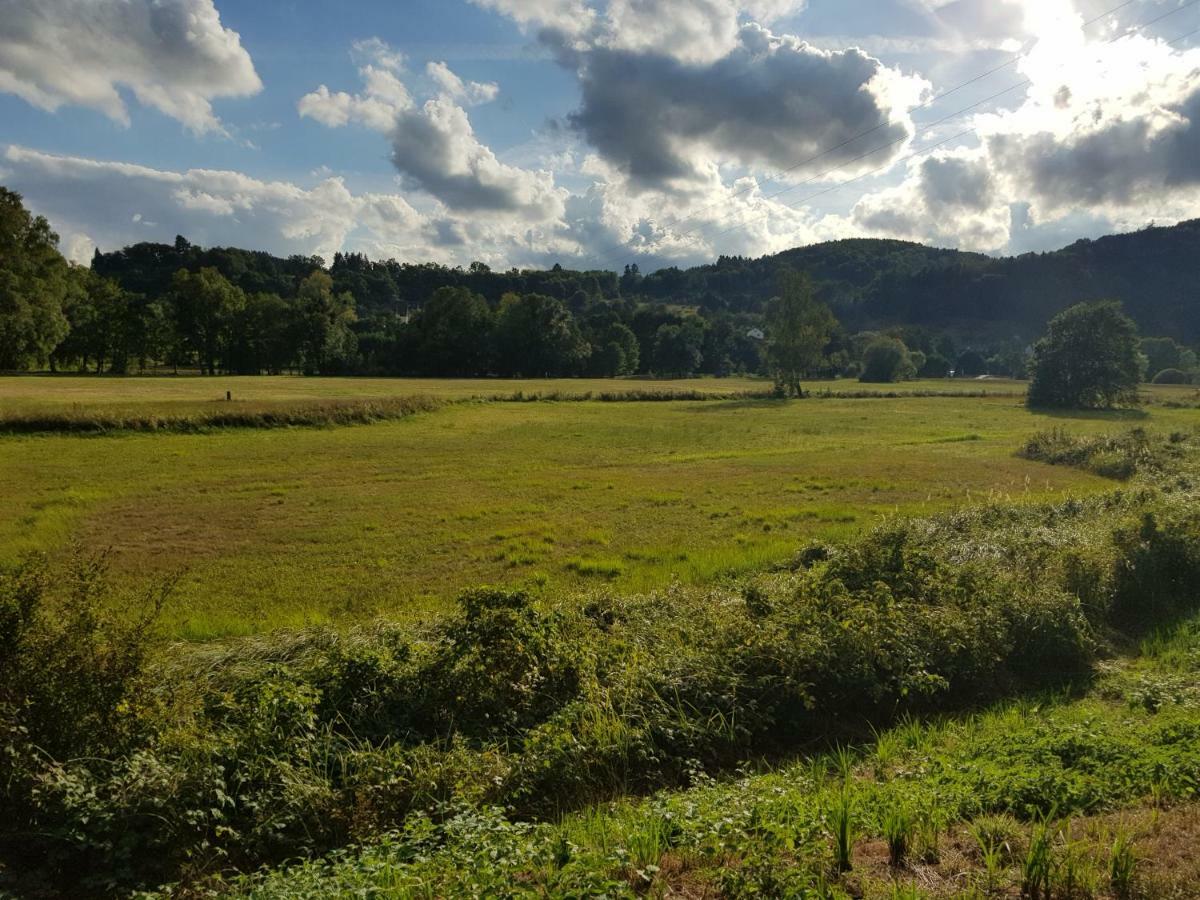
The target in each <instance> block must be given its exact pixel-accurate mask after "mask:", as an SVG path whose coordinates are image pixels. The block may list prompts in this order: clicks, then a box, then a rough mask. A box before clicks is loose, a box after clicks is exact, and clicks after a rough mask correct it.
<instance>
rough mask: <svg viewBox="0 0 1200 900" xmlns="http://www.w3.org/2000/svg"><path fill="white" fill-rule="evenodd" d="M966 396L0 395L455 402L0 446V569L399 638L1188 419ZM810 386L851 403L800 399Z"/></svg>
mask: <svg viewBox="0 0 1200 900" xmlns="http://www.w3.org/2000/svg"><path fill="white" fill-rule="evenodd" d="M981 384H982V385H984V386H985V387H986V389H987V390H989V391H992V392H994V393H993V394H992V395H990V396H925V395H924V394H927V393H929V392H930V391H931V390H932V388H933V387H940V389H941V390H942V391H944V392H945V391H950V390H958V391H963V390H966V389H975V388H976V383H974V382H965V383H947V382H933V383H924V384H923V383H921V382H916V383H913V384H911V385H906V386H905V388H906V389H907V390H909V391H913V392H915V393H914V395H913V396H903V397H896V398H889V399H872V398H849V397H836V396H835V397H813V398H811V399H808V400H802V401H774V400H764V399H746V398H744V397H738V398H730V399H709V400H706V401H697V400H686V401H682V400H681V401H668V402H604V403H601V402H536V403H514V402H500V401H495V400H492V401H488V400H484V399H474V400H472V399H470V398H483V397H487V396H500V395H511V394H514V393H516V392H518V391H520V392H522V393H523V394H525V395H529V394H536V393H538V392H553V393H557V394H559V395H562V394H577V393H582V392H586V391H588V390H607V391H614V390H619V389H629V388H631V387H632V388H637V387H638V386H639V385H640V386H647V385H648V386H651V387H652V389H653V390H656V391H662V390H664V389H666V390H670V389H672V387H673V386H676V387H678V389H680V390H686V391H704V392H705V393H707V394H722V393H738V394H740V393H744V392H747V391H761V390H762V389H763V387H764V384H763V382H761V381H757V380H751V379H730V380H703V379H699V380H697V379H692V380H687V381H680V382H661V381H653V382H640V383H639V382H633V381H620V382H613V381H607V382H596V383H595V384H592V383H590V382H587V381H582V380H579V381H576V380H571V381H565V382H564V381H558V382H496V381H445V382H439V381H425V380H388V379H305V378H287V377H281V378H259V379H244V380H239V379H219V378H218V379H200V378H179V379H173V378H129V379H109V378H67V377H48V378H10V379H4V380H0V416H2V415H3V414H4V413H5V412H11V411H14V410H17V411H21V410H28V409H29V408H31V407H32V406H33V405H35V404H40V405H41V407H40V408H49V407H52V406H54V405H58V406H59V407H60V408H75V409H80V410H84V411H86V410H87V409H90V408H101V407H104V406H105V405H122V404H124V405H131V404H133V405H139V406H142V407H146V408H151V407H153V408H162V409H167V408H170V407H172V406H174V405H179V404H200V403H214V402H222V403H223V402H224V401H214V400H212V399H207V400H206V399H205V398H206V397H208V398H211V397H212V395H213V394H216V393H222V392H223V391H224V390H225V389H229V390H232V391H234V392H235V401H234V402H235V403H236V402H238V398H240V399H244V400H246V401H247V402H256V403H263V404H270V403H283V402H288V401H296V400H313V399H321V400H329V399H361V398H385V397H402V396H411V395H413V394H416V393H422V394H428V395H433V396H440V397H443V398H446V399H449V400H453V401H455V402H451V403H448V404H447V405H445V406H443V407H441V408H439V409H436V410H434V411H431V412H423V413H418V414H415V415H412V416H411V417H409V418H405V419H403V420H399V421H391V422H384V423H380V424H374V425H363V426H350V427H331V428H287V429H252V428H242V429H214V430H211V431H209V432H206V433H198V434H142V433H113V434H106V435H92V436H76V435H67V434H38V435H23V436H17V435H8V436H2V437H0V498H3V499H2V500H0V504H2V507H3V515H2V516H0V559H2V560H6V561H9V560H14V559H16V558H18V557H20V556H22V555H23V554H27V553H29V552H30V551H44V552H47V553H49V554H51V555H52V556H54V555H61V554H62V553H64V552H66V551H67V550H68V548H70V547H72V546H81V547H82V548H83V549H84V550H85V551H89V552H95V551H102V550H106V549H110V548H111V559H110V562H111V566H112V570H113V573H114V575H115V576H116V577H117V578H118V579H119V580H121V581H124V582H126V583H128V584H139V583H144V582H145V581H147V580H149V579H154V578H160V577H163V576H168V575H172V576H174V575H177V576H178V577H179V583H178V585H177V587H176V588H175V590H174V592H173V594H172V596H171V599H170V601H169V604H168V607H167V610H166V612H165V616H164V622H165V627H166V629H167V631H168V633H169V634H170V636H172V637H177V638H184V639H191V640H204V639H212V638H221V637H228V636H235V635H247V634H256V633H261V632H265V631H269V630H272V629H275V628H280V627H297V626H304V625H311V624H324V623H333V624H345V623H352V622H355V621H361V620H364V619H370V618H374V617H376V616H380V615H385V616H388V617H390V618H400V619H404V618H409V617H415V616H424V615H426V614H430V613H436V612H439V611H441V610H442V609H443V608H445V605H446V603H447V602H448V601H449V600H451V599H452V598H453V597H455V596H457V594H458V593H460V592H461V591H462V590H463V589H464V588H468V587H471V586H474V585H479V584H496V585H503V586H511V587H524V588H526V589H530V590H533V591H534V592H535V593H536V592H539V591H555V592H561V591H562V590H563V589H567V590H568V591H571V592H579V593H586V592H587V591H589V590H591V589H593V588H598V587H611V588H613V589H616V590H619V591H622V592H627V591H641V590H647V589H652V588H657V587H661V586H663V585H666V584H669V583H671V582H674V581H680V582H683V583H703V582H709V581H714V580H720V579H723V578H726V577H729V576H735V575H739V574H743V573H745V572H747V571H752V570H758V569H763V568H766V567H769V566H770V565H772V564H774V563H778V562H782V561H786V560H787V559H789V558H790V557H791V556H792V555H793V554H794V553H795V552H796V551H797V550H798V548H800V547H802V546H803V545H804V544H805V543H806V542H807V541H810V540H813V539H838V538H843V537H847V536H850V535H852V534H855V533H858V532H860V531H862V530H864V529H866V528H869V527H870V526H872V525H875V524H877V523H878V522H879V521H881V520H882V519H885V518H887V517H889V516H910V515H918V514H929V513H933V512H936V511H939V510H943V509H947V508H953V507H960V506H964V505H968V506H969V505H973V504H977V503H982V502H985V501H988V500H996V499H1002V500H1006V501H1007V500H1011V501H1015V502H1027V501H1028V502H1040V501H1047V500H1057V499H1061V498H1062V497H1064V496H1067V495H1072V496H1084V495H1087V494H1091V493H1095V492H1098V491H1102V490H1109V489H1111V487H1112V485H1113V483H1112V482H1111V481H1109V480H1106V479H1103V478H1100V477H1098V476H1096V475H1092V474H1089V473H1087V472H1084V471H1081V470H1078V469H1073V468H1067V467H1054V466H1047V465H1045V464H1042V463H1038V462H1033V461H1029V460H1024V459H1019V458H1017V457H1016V456H1015V455H1014V451H1015V449H1016V448H1017V447H1018V446H1019V445H1020V444H1021V443H1022V441H1023V440H1024V439H1025V438H1026V437H1028V435H1029V434H1031V433H1032V432H1035V431H1039V430H1043V429H1046V428H1051V427H1054V426H1055V425H1061V424H1069V425H1070V427H1071V428H1072V429H1073V430H1074V431H1076V432H1078V433H1081V434H1082V433H1088V432H1097V433H1098V432H1102V431H1105V430H1112V429H1113V428H1119V427H1128V426H1129V425H1130V424H1141V425H1143V426H1145V427H1147V428H1149V429H1152V430H1161V431H1169V430H1174V429H1179V428H1188V427H1190V426H1192V425H1194V424H1196V423H1200V412H1197V411H1196V410H1195V409H1193V408H1186V404H1183V403H1176V404H1167V405H1164V404H1162V403H1157V404H1154V405H1152V406H1150V407H1148V410H1147V411H1146V412H1145V413H1144V414H1143V415H1142V416H1141V417H1140V418H1138V419H1136V420H1131V419H1129V418H1128V417H1123V416H1121V415H1120V414H1111V415H1096V416H1091V417H1070V418H1066V417H1063V418H1060V417H1055V416H1047V415H1040V414H1033V413H1031V412H1029V411H1028V410H1026V409H1025V408H1024V406H1023V405H1022V403H1021V399H1020V397H1019V396H1014V395H1016V394H1017V393H1018V392H1019V389H1020V386H1019V385H1017V384H1014V383H1006V382H983V383H981ZM227 385H232V387H228V388H227ZM922 387H924V390H921V389H922ZM831 388H837V389H847V390H854V389H857V388H859V385H857V383H847V382H839V383H833V384H831V385H817V386H814V390H821V389H825V390H829V389H831ZM1176 393H1178V392H1176ZM222 395H223V393H222ZM1174 396H1175V394H1169V393H1165V392H1164V393H1162V395H1161V396H1160V398H1159V399H1163V398H1166V399H1170V398H1172V397H1174ZM1180 397H1183V394H1180Z"/></svg>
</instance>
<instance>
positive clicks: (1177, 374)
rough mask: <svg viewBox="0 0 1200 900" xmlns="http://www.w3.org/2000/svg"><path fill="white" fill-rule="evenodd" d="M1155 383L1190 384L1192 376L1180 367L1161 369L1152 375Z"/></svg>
mask: <svg viewBox="0 0 1200 900" xmlns="http://www.w3.org/2000/svg"><path fill="white" fill-rule="evenodd" d="M1154 383H1155V384H1191V383H1192V377H1191V376H1190V375H1188V373H1187V372H1184V371H1182V370H1181V369H1163V370H1162V371H1161V372H1159V373H1158V374H1157V375H1155V376H1154Z"/></svg>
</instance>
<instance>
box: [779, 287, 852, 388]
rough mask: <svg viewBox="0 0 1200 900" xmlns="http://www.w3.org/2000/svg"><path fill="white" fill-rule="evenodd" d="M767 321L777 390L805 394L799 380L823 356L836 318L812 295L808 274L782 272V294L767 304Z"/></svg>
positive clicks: (817, 364) (812, 368) (822, 358)
mask: <svg viewBox="0 0 1200 900" xmlns="http://www.w3.org/2000/svg"><path fill="white" fill-rule="evenodd" d="M766 325H767V365H768V367H769V369H770V372H771V377H772V378H774V379H775V387H776V390H778V391H780V392H781V393H783V394H786V395H787V396H789V397H800V396H803V393H804V392H803V389H802V388H801V386H800V382H801V380H802V379H803V378H805V377H806V376H807V375H809V373H811V372H812V371H813V370H814V369H817V368H818V367H819V366H820V365H821V363H822V361H823V360H824V358H825V347H826V346H827V345H828V344H829V339H830V337H831V336H832V335H833V332H834V329H836V328H837V319H835V318H834V317H833V313H832V312H830V311H829V307H828V306H826V305H825V304H824V303H821V302H820V301H818V300H817V299H816V298H815V297H814V296H813V288H812V281H811V280H810V279H809V277H808V276H807V275H801V274H798V273H796V272H783V273H782V274H780V276H779V295H778V296H777V297H773V298H772V299H771V301H770V302H769V303H768V304H767V314H766Z"/></svg>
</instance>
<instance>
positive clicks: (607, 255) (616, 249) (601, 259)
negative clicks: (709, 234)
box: [593, 0, 1200, 264]
mask: <svg viewBox="0 0 1200 900" xmlns="http://www.w3.org/2000/svg"><path fill="white" fill-rule="evenodd" d="M1134 2H1136V0H1125V2H1123V3H1120V4H1118V5H1117V6H1114V7H1112V8H1111V9H1109V10H1108V11H1106V12H1104V13H1102V14H1101V15H1099V16H1096V17H1094V18H1092V19H1089V20H1087V21H1086V22H1084V23H1082V26H1081V27H1082V28H1088V27H1090V26H1091V25H1094V24H1096V23H1097V22H1099V21H1101V20H1103V19H1106V18H1108V17H1109V16H1111V15H1113V14H1115V13H1117V12H1119V11H1120V10H1122V9H1124V8H1125V7H1127V6H1130V5H1132V4H1133V3H1134ZM1196 3H1200V0H1187V2H1185V3H1183V4H1181V5H1180V6H1177V7H1175V8H1174V9H1171V10H1169V11H1168V12H1166V13H1163V14H1162V15H1159V16H1157V17H1155V18H1153V19H1150V20H1149V21H1146V22H1143V23H1141V24H1139V25H1136V26H1131V27H1130V28H1127V29H1126V30H1125V31H1124V32H1122V33H1121V34H1119V35H1116V36H1114V37H1113V38H1110V39H1109V40H1108V41H1105V42H1104V44H1102V45H1101V46H1109V45H1111V44H1113V43H1116V42H1117V41H1120V40H1122V39H1124V38H1126V37H1128V36H1130V35H1131V34H1135V33H1137V32H1138V31H1141V30H1143V29H1145V28H1149V27H1150V26H1151V25H1154V24H1157V23H1158V22H1161V21H1162V20H1164V19H1166V18H1168V17H1169V16H1172V15H1175V14H1176V13H1178V12H1182V11H1183V10H1185V9H1188V8H1189V7H1191V6H1194V5H1196ZM1176 40H1179V39H1176ZM1172 43H1174V42H1172ZM1034 49H1035V47H1031V48H1029V49H1028V50H1024V51H1022V52H1021V53H1018V54H1016V55H1015V56H1013V57H1012V58H1010V59H1008V60H1007V61H1005V62H1004V63H1001V64H1000V65H997V66H994V67H993V68H991V69H989V70H987V71H986V72H983V73H980V74H979V75H976V76H974V77H973V78H970V79H968V80H967V81H964V82H962V83H960V84H958V85H956V86H954V87H953V88H950V89H949V90H946V91H944V92H942V93H940V94H938V95H937V96H936V97H934V98H931V99H930V100H927V101H926V102H925V103H923V104H921V105H920V106H916V107H913V108H912V110H910V113H911V112H917V111H919V110H922V109H928V108H930V107H931V106H933V105H934V104H935V103H937V102H939V101H941V100H942V99H944V98H945V97H948V96H950V95H951V94H954V93H957V92H958V91H961V90H963V89H964V88H966V87H969V86H970V85H972V84H976V83H978V82H980V81H982V80H983V79H985V78H988V77H989V76H991V75H994V74H995V73H996V72H999V71H1002V70H1003V69H1005V68H1007V67H1009V66H1011V65H1013V64H1014V63H1016V62H1018V61H1019V60H1021V59H1024V58H1026V57H1027V56H1029V55H1030V53H1032V52H1033V50H1034ZM1029 84H1031V80H1030V79H1028V78H1026V79H1024V80H1022V81H1020V82H1018V83H1016V84H1013V85H1011V86H1009V87H1007V88H1005V89H1004V90H1002V91H998V92H996V93H995V94H992V95H990V96H988V97H985V98H983V99H982V100H980V101H977V102H975V103H972V104H970V105H969V106H966V107H963V108H962V109H959V110H956V111H955V112H953V113H950V114H949V115H946V116H943V117H942V118H940V119H938V120H937V121H935V122H932V123H930V124H928V125H925V126H922V127H921V128H920V129H918V130H917V131H916V132H914V133H913V134H912V135H911V136H908V135H906V136H904V137H902V138H898V139H896V140H893V141H889V142H888V143H886V144H882V145H880V146H878V147H876V148H874V149H873V150H870V151H868V152H867V153H864V154H861V155H860V156H857V157H855V158H854V159H851V160H847V161H845V162H843V163H840V164H838V165H837V166H833V167H832V168H830V169H827V170H825V171H823V172H821V173H819V174H817V175H814V176H810V177H809V178H807V179H805V180H804V181H801V182H797V183H796V184H793V185H789V186H788V187H786V188H784V189H783V190H780V191H777V192H775V193H774V194H769V195H767V196H766V197H765V198H764V199H766V200H770V199H773V198H774V197H778V196H780V195H782V194H785V193H788V192H790V191H793V190H796V189H797V188H800V187H803V186H804V185H805V184H811V183H812V182H813V181H817V180H821V179H824V178H826V177H827V176H829V175H831V174H833V173H835V172H837V171H839V170H841V169H843V168H846V167H847V166H850V165H853V164H854V163H856V162H861V161H862V160H863V159H866V158H868V157H870V156H873V155H875V154H876V153H879V152H882V151H883V150H886V149H888V148H890V147H893V146H895V145H896V144H900V143H904V142H906V141H908V140H911V139H913V138H915V137H918V136H919V135H921V134H924V133H926V132H928V131H931V130H933V129H934V128H936V127H938V126H939V125H942V124H944V123H945V122H947V121H949V120H951V119H954V118H957V117H958V116H961V115H963V114H964V113H967V112H971V111H972V110H974V109H977V108H979V107H980V106H982V105H984V104H985V103H989V102H991V101H993V100H995V99H998V98H999V97H1002V96H1004V95H1005V94H1008V93H1010V92H1012V91H1014V90H1016V89H1018V88H1021V87H1025V86H1027V85H1029ZM890 124H892V123H891V122H880V123H879V124H877V125H875V126H873V127H872V128H869V129H867V130H865V131H863V132H860V133H859V134H856V135H854V136H853V137H851V138H848V139H846V140H844V141H842V142H841V143H839V144H837V145H835V146H833V147H829V148H828V149H826V150H823V151H821V152H820V153H817V154H815V155H813V156H810V157H808V158H807V159H804V160H801V161H800V162H797V163H795V164H793V165H791V166H788V167H787V168H785V169H782V170H780V171H779V172H778V173H777V174H775V175H772V176H768V177H767V178H766V180H765V181H766V182H768V183H769V182H772V181H778V180H779V179H780V178H781V177H782V176H784V175H786V174H788V173H789V172H793V171H795V170H796V169H799V168H802V167H804V166H807V165H810V164H811V163H813V162H816V161H817V160H820V159H822V158H823V157H825V156H828V155H829V154H831V153H835V152H837V151H838V150H841V149H844V148H845V147H847V146H849V145H850V144H852V143H854V142H855V141H857V140H860V139H861V138H863V137H867V136H869V135H871V134H873V133H875V132H877V131H879V130H880V129H881V128H884V127H885V126H887V125H890ZM973 130H974V129H971V131H973ZM968 133H969V132H968ZM938 146H940V144H939V145H938ZM927 149H931V148H927ZM920 152H927V151H920ZM905 158H910V157H905ZM901 161H902V159H897V160H892V161H890V162H889V163H888V164H887V165H888V166H893V165H895V164H896V163H898V162H901ZM878 171H879V170H878V169H874V170H871V171H870V172H867V173H864V175H862V176H858V178H855V179H853V180H859V178H862V177H865V176H866V175H870V174H875V173H877V172H878ZM848 183H850V182H844V183H843V184H848ZM760 186H761V185H760V184H758V183H754V184H750V185H748V186H746V187H744V188H741V189H740V190H738V191H735V192H734V193H733V194H730V195H728V196H726V197H722V198H721V199H719V200H717V201H715V202H713V203H711V204H709V205H707V206H705V207H701V208H700V209H699V210H695V211H693V212H691V213H688V214H687V215H685V216H677V217H675V218H674V219H672V220H671V221H670V222H668V223H666V224H665V225H662V226H660V227H661V228H663V229H664V230H665V229H668V228H670V227H671V226H673V225H678V224H681V223H683V222H686V221H688V220H689V219H694V218H696V217H697V216H700V215H702V214H703V213H705V212H707V211H709V210H711V209H714V208H716V207H718V206H722V205H725V204H727V203H730V202H732V201H733V200H734V199H736V198H737V197H739V196H741V195H743V194H745V193H748V192H749V191H752V190H754V189H755V188H758V187H760ZM822 193H825V192H822ZM786 205H789V206H790V205H792V204H786ZM719 221H720V220H719V219H718V222H719ZM754 221H757V220H754ZM709 224H711V223H700V224H698V225H696V226H694V227H693V228H690V229H688V230H687V231H684V232H680V233H678V234H677V235H676V236H677V237H686V236H687V235H689V234H692V233H694V232H695V231H696V230H698V229H700V228H704V227H708V225H709ZM744 224H750V223H744ZM735 227H740V226H735ZM725 233H727V232H720V234H725ZM631 242H632V239H629V240H626V241H623V242H621V243H619V244H615V245H613V246H612V247H611V248H608V249H607V250H605V251H603V252H602V253H601V254H599V255H598V256H595V257H593V258H594V259H595V260H596V261H597V263H599V264H603V263H605V262H607V261H608V260H610V259H613V258H615V257H616V256H618V255H620V254H622V253H624V252H625V251H626V250H627V249H628V248H629V246H630V244H631Z"/></svg>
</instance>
